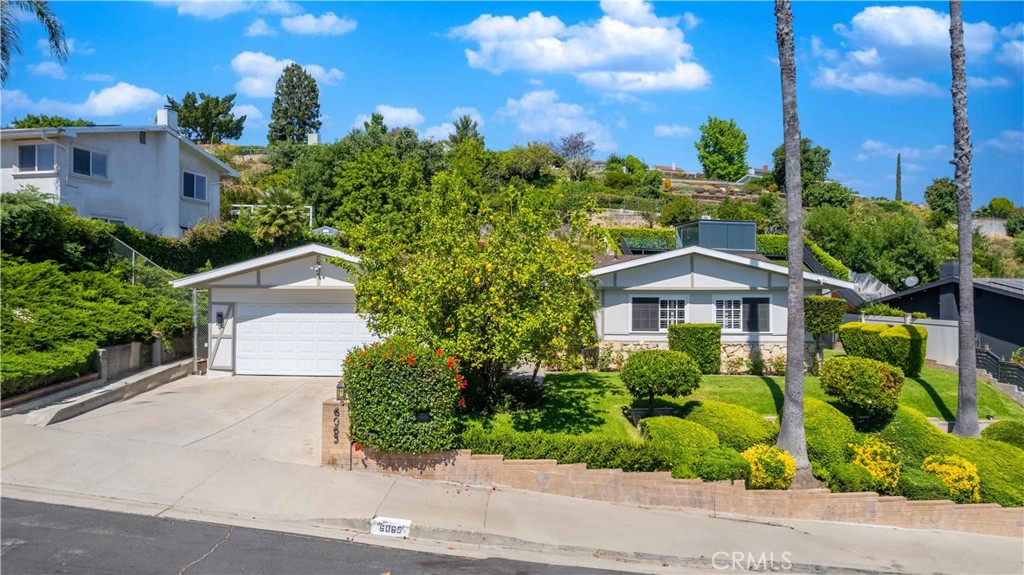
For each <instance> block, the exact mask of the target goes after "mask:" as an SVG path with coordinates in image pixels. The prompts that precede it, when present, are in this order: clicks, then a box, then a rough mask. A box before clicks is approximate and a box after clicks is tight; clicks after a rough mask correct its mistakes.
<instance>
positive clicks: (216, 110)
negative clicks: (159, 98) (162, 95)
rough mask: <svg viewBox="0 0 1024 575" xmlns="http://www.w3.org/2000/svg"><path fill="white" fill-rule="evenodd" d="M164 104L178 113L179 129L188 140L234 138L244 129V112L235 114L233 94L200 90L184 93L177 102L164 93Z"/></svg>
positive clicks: (200, 140)
mask: <svg viewBox="0 0 1024 575" xmlns="http://www.w3.org/2000/svg"><path fill="white" fill-rule="evenodd" d="M167 104H168V105H169V106H170V107H171V109H172V110H174V111H175V112H177V113H178V130H179V131H181V133H183V134H184V135H185V137H187V138H188V139H190V140H192V141H194V142H198V143H200V144H218V143H220V142H222V141H224V140H237V139H239V138H241V137H242V130H243V129H244V128H245V118H246V116H245V115H242V116H239V117H237V118H236V117H235V114H234V112H232V109H233V108H234V107H235V94H228V95H227V96H224V97H223V98H221V97H219V96H212V95H210V94H206V93H203V92H200V93H199V97H198V98H197V97H196V93H195V92H185V97H184V98H182V99H181V102H178V101H177V100H175V99H174V98H172V97H170V96H167Z"/></svg>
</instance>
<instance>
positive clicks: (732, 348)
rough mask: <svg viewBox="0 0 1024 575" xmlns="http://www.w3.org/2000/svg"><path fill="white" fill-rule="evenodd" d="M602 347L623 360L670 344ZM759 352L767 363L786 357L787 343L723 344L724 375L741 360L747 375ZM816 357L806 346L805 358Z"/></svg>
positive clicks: (807, 345) (605, 342) (812, 347)
mask: <svg viewBox="0 0 1024 575" xmlns="http://www.w3.org/2000/svg"><path fill="white" fill-rule="evenodd" d="M601 345H610V346H611V348H612V350H614V351H618V352H621V353H622V359H626V358H628V357H629V354H630V353H633V352H634V351H637V350H640V349H668V342H665V341H651V342H646V341H645V342H644V344H643V345H640V344H639V343H634V342H623V341H607V340H606V341H603V342H601ZM755 349H756V350H757V351H758V352H759V353H760V354H761V359H762V360H764V361H767V360H769V359H772V358H774V357H786V342H765V343H738V342H728V341H723V342H722V373H726V372H727V370H726V366H728V365H729V361H730V360H733V361H735V360H740V361H743V362H744V365H743V367H742V368H740V369H739V370H738V371H739V373H747V372H748V371H749V370H748V368H747V366H746V365H745V364H746V361H747V360H749V359H750V354H751V352H752V350H755ZM813 355H814V344H813V343H805V344H804V357H807V358H810V357H813Z"/></svg>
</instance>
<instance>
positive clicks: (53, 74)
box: [28, 61, 67, 80]
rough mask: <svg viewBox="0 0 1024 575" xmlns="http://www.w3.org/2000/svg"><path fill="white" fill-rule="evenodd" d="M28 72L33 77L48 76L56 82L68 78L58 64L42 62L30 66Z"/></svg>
mask: <svg viewBox="0 0 1024 575" xmlns="http://www.w3.org/2000/svg"><path fill="white" fill-rule="evenodd" d="M28 71H29V72H31V73H32V75H33V76H47V77H49V78H54V79H56V80H63V79H65V78H67V74H65V73H64V67H63V66H61V65H60V64H58V63H56V62H50V61H47V62H40V63H38V64H29V65H28Z"/></svg>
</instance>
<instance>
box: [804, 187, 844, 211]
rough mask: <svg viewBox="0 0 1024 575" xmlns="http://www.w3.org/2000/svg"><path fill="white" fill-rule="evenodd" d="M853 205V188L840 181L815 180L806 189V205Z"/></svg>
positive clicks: (810, 206) (814, 206) (811, 206)
mask: <svg viewBox="0 0 1024 575" xmlns="http://www.w3.org/2000/svg"><path fill="white" fill-rule="evenodd" d="M851 205H853V190H851V189H850V188H847V187H846V186H844V185H842V184H840V183H839V182H815V183H814V184H811V185H810V186H808V187H807V188H806V189H805V190H804V207H805V208H817V207H819V206H835V207H837V208H848V207H850V206H851Z"/></svg>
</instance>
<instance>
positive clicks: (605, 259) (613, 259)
mask: <svg viewBox="0 0 1024 575" xmlns="http://www.w3.org/2000/svg"><path fill="white" fill-rule="evenodd" d="M647 255H650V254H647ZM647 255H633V256H620V255H613V254H607V255H600V256H594V269H597V268H603V267H606V266H610V265H614V264H620V263H622V262H628V261H630V260H638V259H640V258H646V257H647Z"/></svg>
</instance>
